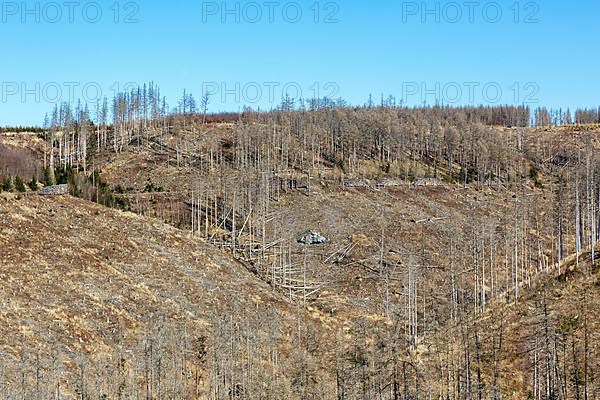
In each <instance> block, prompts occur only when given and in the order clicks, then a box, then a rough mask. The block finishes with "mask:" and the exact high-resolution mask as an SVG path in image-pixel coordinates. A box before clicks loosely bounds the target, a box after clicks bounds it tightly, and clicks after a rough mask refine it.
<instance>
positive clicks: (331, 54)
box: [0, 0, 600, 125]
mask: <svg viewBox="0 0 600 400" xmlns="http://www.w3.org/2000/svg"><path fill="white" fill-rule="evenodd" d="M1 7H2V10H1V11H2V15H1V20H0V34H1V37H2V45H1V46H2V50H3V51H2V54H3V55H4V57H3V60H2V63H1V64H0V76H1V82H2V86H1V90H2V93H1V94H0V97H1V98H0V101H1V103H2V104H1V105H0V125H17V124H38V125H39V124H41V123H42V120H43V116H44V113H45V112H46V111H49V110H50V109H51V108H52V106H53V102H55V101H69V100H72V99H71V98H84V100H87V101H89V102H94V100H95V99H96V98H97V97H98V95H97V92H98V88H100V89H101V90H102V94H103V95H107V96H109V97H111V96H112V94H113V92H114V91H115V90H116V89H117V88H123V87H124V86H125V85H126V84H128V83H130V82H134V83H143V82H145V81H154V82H155V83H157V84H158V85H159V86H160V87H161V89H162V94H163V95H166V96H167V100H168V102H169V104H170V106H172V107H173V106H176V105H177V102H178V99H179V98H180V96H181V93H182V92H183V89H184V88H187V89H188V90H189V91H191V92H192V93H193V94H194V95H195V97H196V98H197V99H198V98H200V97H201V95H202V92H203V91H209V92H210V93H212V96H211V103H210V105H209V111H225V110H227V111H237V110H239V109H241V107H243V106H244V105H249V106H253V107H254V108H257V107H261V108H263V109H264V108H271V107H274V106H276V105H277V104H279V103H280V101H281V98H282V95H283V94H285V93H288V94H289V95H290V96H291V97H297V96H298V95H299V93H298V92H301V95H302V97H305V98H308V97H315V95H318V96H320V97H323V96H329V97H336V98H337V97H341V98H343V99H345V100H347V101H348V102H350V103H352V104H364V103H365V102H367V99H368V97H369V94H370V93H372V94H373V97H374V99H375V100H376V101H377V102H378V101H379V99H380V97H381V95H382V94H385V95H386V96H387V95H389V94H392V95H394V96H395V97H396V98H397V100H398V101H400V100H401V99H403V100H404V102H405V104H409V105H414V104H421V103H423V102H424V101H425V102H427V103H429V104H433V103H435V102H436V100H437V101H438V102H440V103H446V104H499V103H510V104H515V103H517V104H521V103H528V104H531V105H532V106H535V105H537V104H540V105H545V106H549V107H568V106H570V107H571V108H574V107H583V106H597V105H600V80H599V78H598V68H599V65H600V52H599V51H598V43H599V39H600V23H598V21H599V18H600V4H599V2H597V1H592V0H582V1H577V2H569V3H566V2H559V1H555V0H544V1H543V2H542V1H540V2H529V1H521V2H517V1H515V0H510V1H498V2H486V1H479V2H478V1H471V2H470V1H464V2H463V1H457V2H452V1H438V2H436V1H429V2H425V3H423V2H422V1H417V2H403V1H399V0H394V1H391V0H390V1H378V0H374V1H369V2H366V1H360V2H359V1H354V0H344V1H338V2H329V1H327V0H322V1H320V2H317V1H316V0H310V1H303V0H298V1H296V2H291V1H290V2H288V1H285V0H284V1H268V0H267V1H261V0H259V1H256V2H248V1H239V2H236V1H217V2H202V1H189V2H183V1H174V2H165V1H155V0H144V1H143V2H142V1H140V2H127V1H126V0H124V1H122V2H115V1H114V0H111V1H102V0H100V1H98V2H86V1H80V2H77V1H73V2H69V1H66V2H62V1H60V0H59V1H57V2H47V1H42V2H33V1H26V2H25V3H22V2H21V1H18V2H11V1H8V2H2V3H1ZM117 11H118V12H117ZM84 88H85V90H84ZM500 92H501V93H500Z"/></svg>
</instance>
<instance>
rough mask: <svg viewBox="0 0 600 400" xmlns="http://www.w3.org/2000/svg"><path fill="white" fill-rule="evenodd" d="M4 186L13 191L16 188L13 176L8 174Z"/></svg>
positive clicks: (8, 190) (6, 189)
mask: <svg viewBox="0 0 600 400" xmlns="http://www.w3.org/2000/svg"><path fill="white" fill-rule="evenodd" d="M2 188H3V189H4V190H5V191H7V192H12V190H13V189H14V186H13V181H12V178H11V177H10V176H9V175H6V176H5V177H4V179H3V180H2Z"/></svg>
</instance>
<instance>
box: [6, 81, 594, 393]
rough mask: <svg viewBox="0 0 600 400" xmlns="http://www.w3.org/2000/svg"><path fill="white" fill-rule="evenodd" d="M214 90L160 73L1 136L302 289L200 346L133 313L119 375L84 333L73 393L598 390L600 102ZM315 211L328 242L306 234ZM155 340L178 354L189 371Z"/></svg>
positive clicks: (104, 193) (15, 155)
mask: <svg viewBox="0 0 600 400" xmlns="http://www.w3.org/2000/svg"><path fill="white" fill-rule="evenodd" d="M210 101H211V99H210V98H209V97H208V96H203V98H202V99H201V100H200V101H199V102H198V103H197V102H196V100H195V99H194V98H193V96H191V95H190V94H189V93H187V92H186V93H184V96H183V97H182V99H181V101H180V102H179V104H178V106H177V107H174V108H172V109H170V108H169V107H168V105H167V103H166V99H164V98H163V97H161V96H160V90H159V89H158V88H157V87H156V86H155V85H153V84H149V85H147V86H144V87H142V88H139V89H137V90H134V91H132V92H130V93H124V94H120V95H118V96H117V97H116V98H115V99H114V100H113V101H112V103H110V106H109V102H108V101H104V102H102V103H100V104H98V105H97V107H96V109H95V110H93V111H90V110H89V109H88V108H87V107H86V106H82V105H78V106H76V107H75V108H74V109H73V108H72V107H71V106H70V105H67V104H64V105H62V106H60V107H56V108H55V109H54V110H53V112H51V113H50V114H49V115H48V116H47V117H46V119H45V122H44V126H43V128H42V129H41V131H39V132H36V136H32V137H35V138H36V139H35V144H34V145H33V144H32V145H30V146H22V145H17V144H18V143H21V142H19V141H18V140H23V139H22V138H23V137H24V136H23V135H21V136H18V135H17V138H12V139H11V138H10V137H9V136H6V137H4V138H3V139H2V141H0V151H1V152H2V154H3V155H4V157H2V159H1V161H0V168H1V170H2V175H3V177H4V180H5V181H6V180H7V179H8V178H9V177H10V179H12V178H13V177H16V176H19V177H26V178H27V181H28V182H29V178H30V177H31V182H32V184H31V185H29V186H30V187H31V189H29V188H23V189H24V190H23V192H25V195H24V196H25V199H27V198H28V196H33V190H32V189H36V188H37V187H38V186H39V185H37V183H38V182H39V183H43V184H46V185H51V184H54V183H57V182H59V181H60V182H68V183H69V185H70V190H71V192H72V194H74V195H76V196H78V197H81V198H83V199H86V200H90V201H94V202H97V203H100V204H104V205H108V206H112V207H116V208H121V209H123V210H127V211H131V212H134V213H136V214H138V215H140V216H142V217H144V218H148V217H152V218H157V219H159V220H161V221H163V222H165V223H167V224H170V225H174V226H175V227H177V228H179V229H180V230H181V231H182V232H185V233H186V234H188V235H191V240H198V241H203V242H207V243H209V244H210V245H212V246H213V248H216V250H218V251H221V252H226V253H229V254H230V255H231V256H232V257H233V258H234V259H235V260H237V261H238V262H239V263H240V264H239V265H238V266H237V267H235V268H243V269H244V270H246V271H248V272H249V274H250V275H251V276H252V278H253V279H256V281H257V282H261V284H263V283H264V284H265V285H268V287H269V288H270V290H272V291H273V293H275V294H276V296H280V297H278V301H281V302H284V303H285V304H286V306H285V307H292V308H293V307H297V309H298V310H299V311H298V314H297V315H296V316H295V317H294V316H293V313H291V312H289V310H288V311H285V312H283V311H281V310H282V308H281V307H282V306H280V305H274V306H273V307H274V309H275V310H279V311H278V313H279V314H278V315H277V316H274V315H270V314H268V313H266V314H264V315H263V314H261V313H258V314H256V315H255V316H253V315H252V313H250V314H248V311H247V310H246V311H245V312H236V311H235V310H231V309H230V308H227V310H225V309H223V310H221V311H219V308H218V307H215V308H213V309H211V310H212V311H211V312H213V313H215V315H214V316H211V318H209V319H208V321H207V324H208V326H210V329H212V331H211V332H212V336H211V335H209V334H208V333H207V332H209V331H210V329H209V330H206V331H204V330H203V329H205V328H199V329H198V331H197V334H198V335H200V337H204V339H202V340H205V341H206V343H205V342H202V345H201V346H206V348H204V347H202V348H203V349H204V350H203V351H205V353H202V354H204V355H203V356H201V357H207V355H208V354H210V357H213V359H212V360H211V361H210V362H208V361H206V360H204V358H202V361H201V362H200V363H198V362H196V361H198V360H196V361H193V360H192V359H191V355H190V358H189V359H188V353H185V352H184V353H181V354H177V353H176V351H175V349H177V348H178V347H181V346H183V347H186V346H187V344H186V343H187V342H186V340H188V339H186V338H182V337H179V336H177V335H176V334H175V335H174V336H173V338H172V341H169V340H168V339H167V338H166V336H165V334H164V332H170V331H173V332H180V325H178V323H176V322H173V321H171V320H169V319H168V318H167V321H163V322H161V324H159V325H158V326H159V327H157V325H147V324H142V325H143V326H144V328H141V329H142V330H141V331H138V334H139V340H140V341H138V342H135V343H134V344H130V345H129V346H130V347H131V348H132V352H133V353H132V354H135V355H137V356H133V358H132V359H129V358H127V357H124V358H123V359H124V360H126V362H125V364H126V365H129V367H127V368H129V369H127V374H125V369H126V367H125V366H123V367H119V368H122V370H121V369H117V370H116V372H118V374H121V375H119V376H121V378H118V379H117V378H116V377H115V376H111V375H110V374H109V375H106V377H105V378H103V379H105V381H104V382H103V383H94V384H91V383H90V382H91V381H89V380H88V379H91V378H90V377H93V376H96V375H95V373H92V372H90V370H89V365H88V364H87V363H88V362H91V361H90V360H88V359H87V358H86V357H88V355H86V354H88V352H86V350H85V349H82V350H81V351H80V352H76V354H78V357H80V358H79V359H78V360H79V361H78V363H77V364H73V365H71V367H69V366H65V369H66V370H69V369H70V370H72V371H79V372H78V373H80V375H81V376H80V379H79V380H78V381H75V382H73V381H71V382H70V386H71V388H70V390H72V391H73V390H75V389H73V388H76V390H75V391H76V392H77V393H78V397H79V398H95V397H98V396H102V395H105V396H106V397H104V398H129V397H127V396H133V393H136V395H138V396H145V397H146V398H157V399H158V398H164V399H166V398H214V399H221V398H223V399H225V398H227V399H230V398H242V399H252V398H266V397H265V396H267V397H268V396H271V397H270V398H299V399H310V398H314V399H321V398H332V399H333V398H336V399H432V398H436V399H437V398H443V399H500V398H514V399H525V398H531V399H548V400H549V399H586V400H587V399H596V398H598V397H599V396H600V392H599V391H600V386H599V385H600V384H599V383H598V379H597V374H598V366H599V364H598V363H599V360H600V358H599V357H598V350H599V349H598V346H597V342H598V337H597V328H598V314H597V313H598V307H597V306H598V304H597V298H598V296H597V290H598V287H599V286H598V279H599V278H598V267H597V265H598V260H597V259H598V252H597V242H598V239H600V186H599V185H598V181H599V178H600V171H599V170H598V166H599V164H598V155H597V148H598V139H599V137H600V136H599V135H600V129H599V127H598V124H599V123H600V118H599V112H598V110H595V109H589V110H576V111H575V112H573V113H571V111H570V110H566V111H563V110H547V109H544V108H539V109H535V110H530V109H529V108H527V107H520V106H519V107H512V106H497V107H483V106H482V107H464V108H460V107H458V108H452V107H441V106H432V107H418V108H409V107H403V106H398V105H395V103H394V101H393V99H389V100H388V101H382V102H381V104H380V105H373V104H367V105H365V106H361V107H351V106H348V105H347V104H345V103H344V102H343V101H339V100H336V101H333V100H330V99H318V100H303V101H292V100H291V99H284V100H283V101H282V104H281V105H280V107H278V108H277V109H274V110H271V111H268V112H259V111H254V110H251V109H246V110H244V112H243V113H239V114H209V113H208V109H209V105H210ZM18 138H20V139H18ZM21 144H22V143H21ZM21 180H23V179H21ZM11 185H12V183H11ZM5 189H8V190H14V188H13V187H12V186H7V187H6V188H5ZM11 201H15V202H18V200H11ZM4 210H5V212H7V213H8V212H10V208H9V207H7V206H5V207H4ZM115 218H116V219H115V223H118V218H117V217H115ZM16 220H18V218H17V219H16ZM309 231H318V232H319V233H320V234H323V236H324V238H326V240H327V241H326V243H324V244H320V245H307V244H306V243H300V242H299V240H298V239H299V238H300V237H301V236H302V235H303V234H305V233H306V232H309ZM50 232H51V230H50ZM147 232H148V234H150V232H152V230H151V229H148V231H147ZM40 234H43V233H41V232H40ZM131 234H133V233H131ZM2 239H3V240H6V241H7V242H9V236H8V235H3V237H2ZM59 242H60V241H59ZM172 245H173V246H175V247H174V248H175V249H176V248H177V246H179V242H178V241H174V242H173V244H172ZM186 246H191V245H190V244H187V243H186ZM12 262H14V261H12ZM90 262H91V263H92V264H91V265H93V262H94V261H90ZM17 265H19V264H17ZM142 265H143V262H142ZM5 266H8V264H5ZM135 268H140V267H139V266H138V267H134V270H135ZM198 268H201V267H199V266H198ZM215 279H216V278H215ZM230 295H231V296H235V295H236V292H235V291H232V292H231V293H230ZM238 295H239V296H241V297H244V296H251V295H252V291H249V292H240V293H238ZM228 301H231V300H228ZM234 303H235V301H234ZM267 303H268V302H267ZM81 307H82V308H85V305H82V306H81ZM285 307H284V308H285ZM300 310H302V311H300ZM219 312H221V313H222V314H223V315H220V316H219ZM227 318H229V319H227ZM259 320H260V321H259ZM280 321H281V327H278V326H279V323H280ZM301 321H310V323H306V324H303V323H301ZM319 321H320V322H319ZM294 326H295V327H296V328H297V329H296V330H294ZM157 329H159V330H161V332H163V333H161V334H160V335H158V334H157V333H156V330H157ZM286 329H289V330H290V331H289V332H287V331H286ZM219 332H220V333H219ZM282 332H287V336H286V335H283V334H282ZM157 335H158V336H157ZM202 335H204V336H202ZM255 335H256V336H255ZM262 335H264V336H262ZM269 335H270V336H269ZM41 337H42V336H40V338H41ZM142 338H144V339H142ZM209 339H210V340H209ZM220 339H221V340H220ZM223 339H224V340H223ZM39 340H42V339H39ZM65 340H66V341H67V342H68V339H65ZM110 340H114V339H110ZM110 340H108V341H107V342H106V343H107V344H110ZM178 341H179V342H178ZM225 342H227V343H228V344H225ZM152 343H156V344H157V346H158V347H156V348H154V347H152V348H150V349H149V347H148V346H153V344H152ZM158 343H161V344H160V345H158ZM243 343H245V344H244V345H243V346H246V349H245V350H243V349H242V347H243V346H242V344H243ZM28 346H31V343H28V345H27V346H25V347H24V350H23V351H24V353H23V354H28V355H27V356H21V360H22V362H23V363H28V365H30V367H29V368H30V369H29V371H30V372H29V373H27V374H26V376H21V378H20V379H19V377H18V375H10V374H9V375H7V376H9V378H7V379H6V380H3V382H4V383H3V385H5V386H3V387H6V388H10V390H12V392H11V393H13V395H16V393H19V390H20V391H21V393H23V392H26V393H34V391H36V390H39V388H38V389H35V385H34V382H35V379H34V378H35V376H37V375H36V374H39V373H40V371H42V372H44V373H49V371H50V369H49V367H48V366H47V364H44V363H43V362H42V364H43V365H45V367H39V365H38V367H34V366H35V363H34V362H33V360H34V359H35V357H33V355H32V354H34V353H35V351H36V350H35V347H32V348H27V347H28ZM238 346H242V347H238ZM269 346H270V347H269ZM251 347H256V352H253V351H250V349H251ZM58 348H60V346H58ZM186 348H187V347H186ZM189 351H190V352H192V350H191V348H190V350H189ZM194 351H195V350H194ZM13 352H14V349H13ZM28 352H29V353H28ZM161 352H162V353H161ZM108 353H110V352H108ZM108 353H107V354H108ZM49 354H50V353H48V354H46V356H48V357H50V356H49ZM74 354H75V353H74ZM190 354H191V353H190ZM13 355H15V356H16V354H13ZM23 357H24V358H23ZM69 357H73V355H72V354H68V355H67V356H65V358H67V359H68V358H69ZM136 357H138V358H136ZM198 357H200V356H199V355H198ZM133 359H136V360H137V361H135V363H134V361H133ZM48 360H50V359H48ZM127 360H128V361H127ZM140 360H144V361H143V362H141V361H140ZM159 360H160V361H159ZM162 360H168V361H169V362H172V363H174V364H173V365H175V364H177V363H180V365H181V369H182V371H183V372H182V373H183V374H185V376H186V377H187V378H186V379H187V381H185V380H184V381H185V382H187V383H185V385H184V386H183V388H184V389H181V388H180V389H178V390H177V391H175V390H174V389H172V388H174V387H175V386H176V382H180V383H181V381H177V379H178V378H177V377H176V375H177V374H176V373H175V370H176V369H170V368H171V367H169V368H167V369H165V367H164V364H163V361H162ZM37 362H38V363H39V360H38V361H37ZM47 362H50V361H47ZM102 362H106V363H107V365H110V364H111V363H114V362H115V358H114V356H113V355H106V360H104V359H103V361H102ZM40 365H41V364H40ZM113 365H114V364H113ZM134 365H136V367H135V368H133V366H134ZM74 366H78V368H79V369H77V368H74ZM83 369H85V370H86V371H88V372H85V373H84V372H81V371H82V370H83ZM33 371H37V373H36V374H34V373H33ZM86 373H87V374H89V375H85V374H86ZM136 374H137V375H136ZM42 375H44V374H43V373H42ZM125 375H127V379H125ZM86 376H88V379H83V378H84V377H86ZM192 376H196V378H194V379H195V380H194V379H192V378H191V377H192ZM44 382H45V384H46V385H48V388H50V389H48V388H47V389H46V390H47V394H46V395H45V396H46V397H41V398H57V397H56V385H57V384H59V383H60V379H55V378H53V379H47V380H46V381H44ZM117 382H121V383H117ZM38 385H39V382H38ZM120 385H124V386H123V388H122V389H120V388H121V386H120ZM100 387H102V390H100V389H99V388H100ZM116 387H118V388H119V389H118V390H117V389H115V388H116ZM167 388H171V389H167ZM7 390H8V389H7ZM5 393H8V391H7V392H5ZM125 393H129V395H126V394H125ZM6 396H8V394H6ZM7 398H9V397H7ZM10 398H13V397H10ZM100 398H102V397H100Z"/></svg>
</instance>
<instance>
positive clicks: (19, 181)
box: [15, 175, 27, 193]
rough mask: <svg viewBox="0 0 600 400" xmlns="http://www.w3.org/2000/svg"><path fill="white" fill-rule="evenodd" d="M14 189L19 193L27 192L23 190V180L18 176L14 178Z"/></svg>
mask: <svg viewBox="0 0 600 400" xmlns="http://www.w3.org/2000/svg"><path fill="white" fill-rule="evenodd" d="M15 188H16V189H17V190H18V191H19V192H21V193H25V192H26V191H27V189H26V188H25V182H23V178H21V177H20V176H19V175H17V176H16V177H15Z"/></svg>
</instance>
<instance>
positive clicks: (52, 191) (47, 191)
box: [38, 185, 69, 196]
mask: <svg viewBox="0 0 600 400" xmlns="http://www.w3.org/2000/svg"><path fill="white" fill-rule="evenodd" d="M38 194H39V195H40V196H61V195H64V194H69V186H68V185H55V186H46V187H44V188H42V189H40V190H38Z"/></svg>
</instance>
